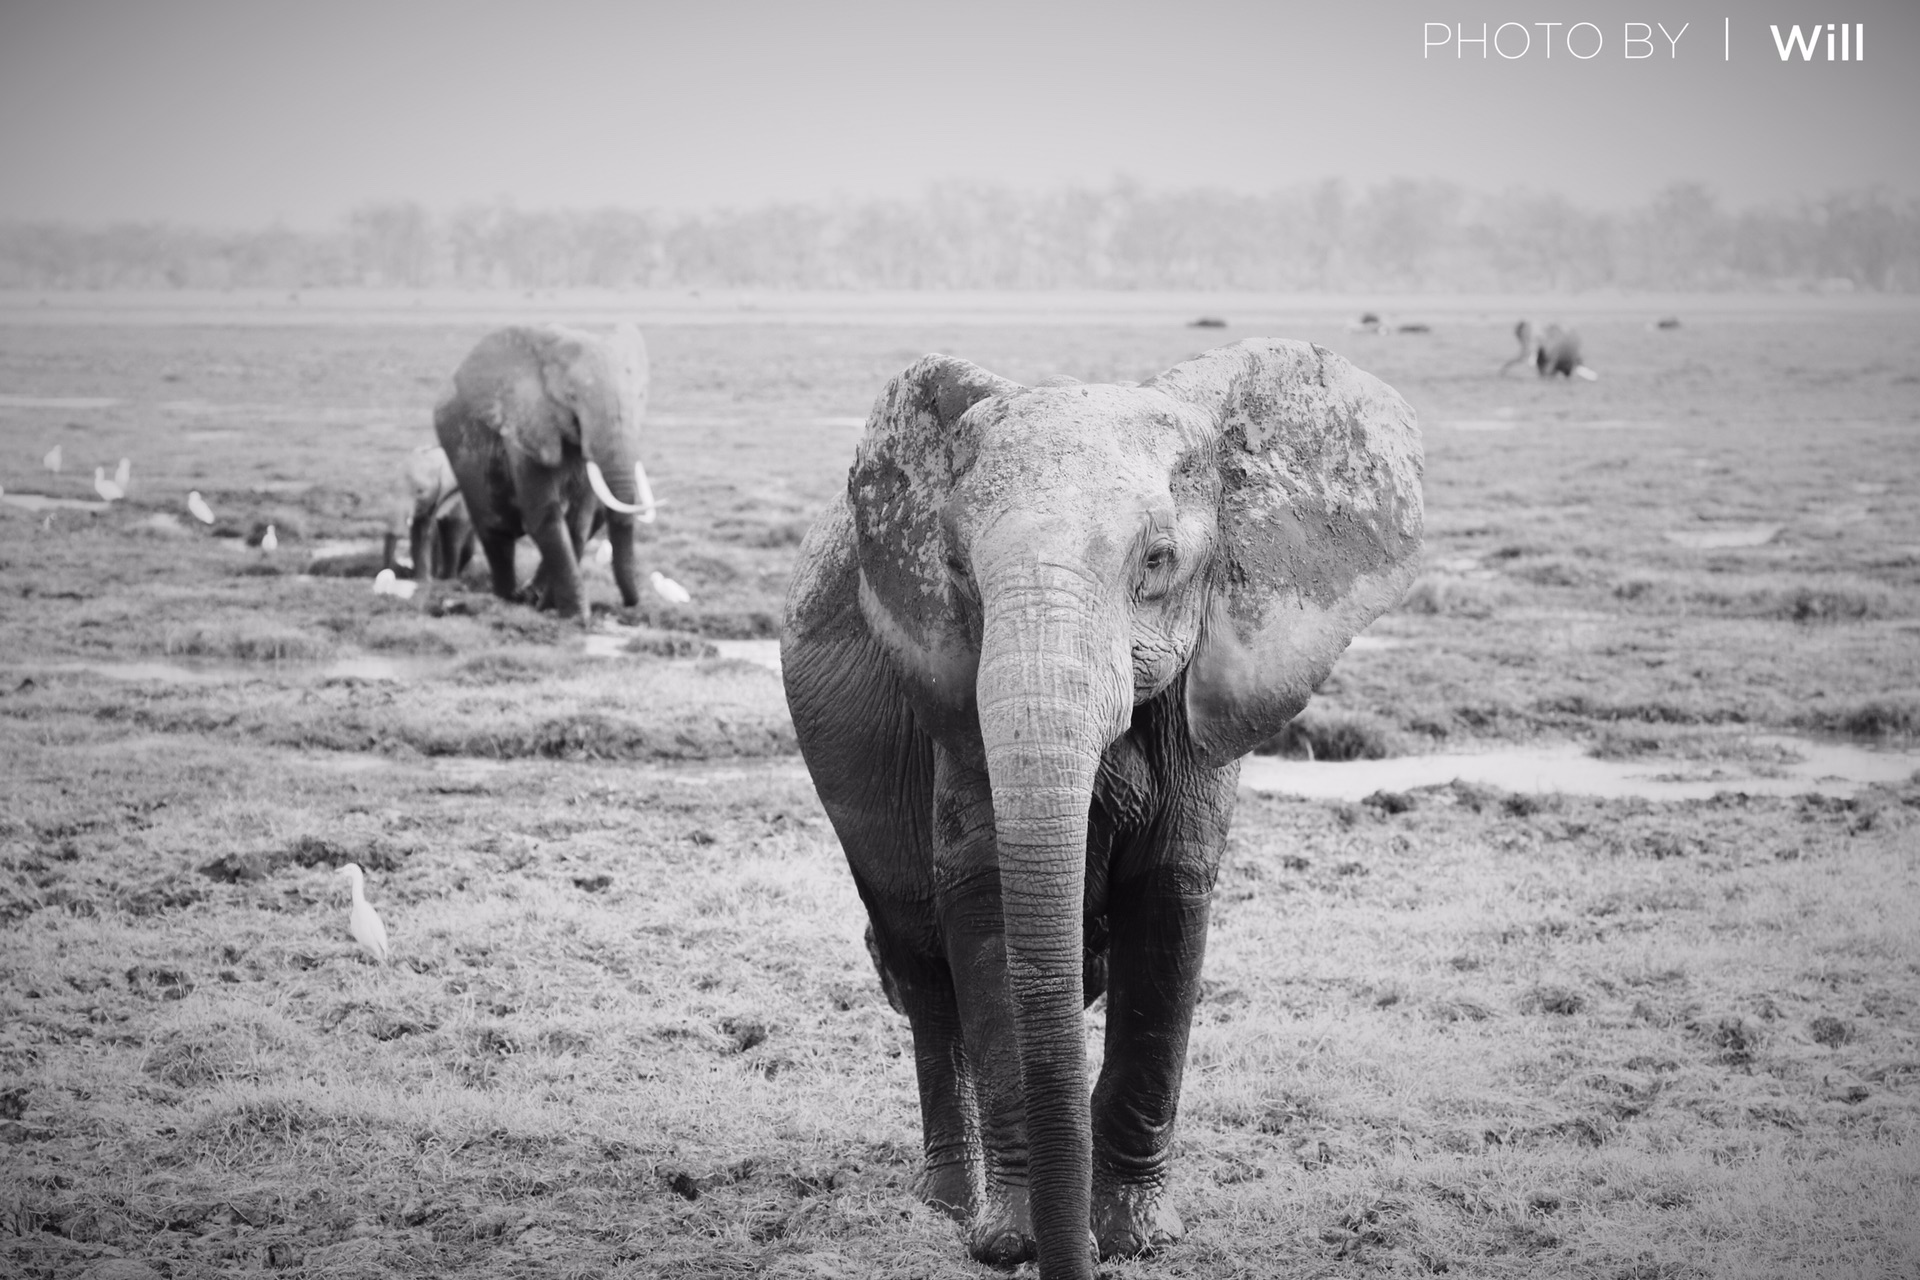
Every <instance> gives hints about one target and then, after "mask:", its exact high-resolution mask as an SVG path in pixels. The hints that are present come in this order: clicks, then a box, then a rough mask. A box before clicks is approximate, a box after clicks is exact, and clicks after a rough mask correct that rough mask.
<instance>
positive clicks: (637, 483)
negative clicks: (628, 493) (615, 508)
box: [633, 458, 654, 524]
mask: <svg viewBox="0 0 1920 1280" xmlns="http://www.w3.org/2000/svg"><path fill="white" fill-rule="evenodd" d="M633 488H634V492H635V493H637V494H639V495H640V505H641V506H642V507H644V508H646V511H645V512H644V514H642V515H641V516H640V517H639V519H640V523H641V524H652V523H653V514H654V512H653V506H654V503H653V486H652V485H651V484H649V483H647V469H646V468H645V467H643V466H641V465H640V460H639V459H638V458H635V459H634V460H633Z"/></svg>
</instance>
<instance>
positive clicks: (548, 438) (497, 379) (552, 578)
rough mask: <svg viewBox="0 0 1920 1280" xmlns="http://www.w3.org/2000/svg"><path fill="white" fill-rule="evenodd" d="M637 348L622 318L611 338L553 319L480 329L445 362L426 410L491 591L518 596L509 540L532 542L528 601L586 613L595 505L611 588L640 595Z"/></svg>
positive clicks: (627, 596) (643, 378) (642, 391)
mask: <svg viewBox="0 0 1920 1280" xmlns="http://www.w3.org/2000/svg"><path fill="white" fill-rule="evenodd" d="M646 411H647V347H646V343H645V342H644V341H642V339H641V337H640V333H639V331H638V330H637V329H635V328H634V327H633V326H632V325H625V324H623V325H621V326H620V328H619V329H618V331H616V333H615V334H614V336H613V337H612V338H611V339H608V338H602V337H599V336H597V335H595V334H591V333H583V332H581V331H579V330H577V329H563V328H561V327H559V326H557V325H540V326H530V327H520V326H516V327H514V328H510V329H501V330H499V331H498V332H495V333H490V334H488V335H487V336H486V337H484V338H482V339H481V340H480V343H479V345H478V346H476V347H474V349H473V351H472V352H471V353H470V354H469V355H468V356H467V358H466V359H465V360H464V361H462V362H461V365H460V367H459V368H458V369H457V370H455V371H454V375H453V389H452V390H451V391H450V392H448V393H447V395H446V396H445V397H444V398H443V399H442V400H441V401H440V403H439V405H438V406H437V407H436V408H435V409H434V411H433V427H434V432H435V434H437V435H438V436H439V437H440V443H441V445H442V446H444V447H445V449H446V452H447V459H448V461H449V462H450V463H451V465H452V467H453V473H454V475H455V476H456V477H457V478H458V480H459V482H460V492H461V493H462V494H463V495H464V496H465V498H466V503H467V511H468V513H469V514H470V515H471V516H472V519H473V527H474V532H475V533H476V534H478V535H479V538H480V549H481V550H482V551H484V552H485V553H486V557H487V567H488V568H489V570H490V571H491V572H492V575H493V593H494V594H495V595H497V596H500V597H501V598H503V599H508V600H512V599H517V598H519V584H518V582H517V581H516V580H515V576H514V568H513V547H514V543H515V542H516V541H517V540H518V539H519V538H520V536H521V535H522V534H523V533H524V534H525V535H527V536H528V537H530V538H532V539H533V541H534V543H535V544H536V545H538V546H539V548H540V569H539V572H538V573H537V574H536V575H535V577H534V580H533V584H532V598H533V602H534V603H535V604H536V605H538V606H539V607H541V608H552V609H554V610H556V611H557V612H559V613H562V614H565V615H567V616H568V617H576V618H579V619H580V620H581V621H582V622H585V621H586V620H587V617H588V614H587V600H586V595H585V593H584V592H583V591H582V590H581V585H580V553H581V549H582V547H583V546H584V545H585V543H586V540H587V536H588V534H589V533H590V532H591V531H592V530H593V527H594V525H595V523H596V520H595V517H596V516H597V515H599V514H600V513H601V512H602V511H604V513H605V520H606V526H607V537H608V541H609V543H610V544H611V545H612V548H613V580H614V582H615V583H616V584H618V586H619V588H620V599H621V600H622V601H623V602H624V603H626V604H627V605H628V606H632V605H634V604H637V603H639V600H640V592H639V588H638V587H637V586H636V584H635V579H634V563H633V559H634V556H633V534H634V524H635V523H636V522H638V523H641V524H649V523H652V521H653V515H654V510H653V508H654V503H653V490H652V488H651V486H649V485H648V483H647V473H646V469H645V468H644V467H642V466H641V465H640V423H641V421H642V419H643V418H645V416H646Z"/></svg>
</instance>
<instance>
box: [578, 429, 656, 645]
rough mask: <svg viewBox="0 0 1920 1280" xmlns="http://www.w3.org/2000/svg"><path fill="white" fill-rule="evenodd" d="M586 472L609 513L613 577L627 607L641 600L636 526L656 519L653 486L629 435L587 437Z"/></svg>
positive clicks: (608, 530) (608, 528) (608, 539)
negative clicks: (636, 572)
mask: <svg viewBox="0 0 1920 1280" xmlns="http://www.w3.org/2000/svg"><path fill="white" fill-rule="evenodd" d="M585 444H586V454H587V468H588V470H587V475H588V478H589V480H590V481H591V482H592V486H593V490H594V494H595V496H597V497H598V498H599V499H600V505H601V506H602V507H603V508H605V510H606V513H607V544H608V545H609V546H610V547H612V548H613V580H614V582H615V583H616V584H617V585H618V586H619V588H620V600H621V602H622V603H623V604H625V605H626V606H627V607H628V608H632V607H633V606H634V605H636V604H638V603H640V589H639V586H638V582H637V579H636V577H635V575H634V564H633V526H634V522H635V521H636V520H639V521H642V522H647V521H651V520H652V519H653V489H652V487H651V486H649V485H648V484H647V473H646V471H645V470H644V469H643V468H642V467H641V465H640V459H639V458H638V457H637V456H636V451H635V449H634V446H633V443H632V441H631V440H630V439H627V438H621V437H608V438H603V439H601V440H597V441H596V440H588V441H586V442H585Z"/></svg>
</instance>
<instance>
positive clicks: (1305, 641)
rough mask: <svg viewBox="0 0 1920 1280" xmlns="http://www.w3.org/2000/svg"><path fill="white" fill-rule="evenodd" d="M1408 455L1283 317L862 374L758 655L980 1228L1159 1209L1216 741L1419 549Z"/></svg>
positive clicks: (1076, 1237)
mask: <svg viewBox="0 0 1920 1280" xmlns="http://www.w3.org/2000/svg"><path fill="white" fill-rule="evenodd" d="M1420 472H1421V454H1420V445H1419V437H1418V433H1417V431H1416V428H1415V426H1414V421H1413V414H1412V411H1411V410H1410V409H1408V407H1407V405H1406V403H1405V402H1404V401H1402V400H1401V399H1400V397H1399V396H1398V395H1396V394H1394V392H1393V391H1392V390H1391V389H1389V388H1388V387H1386V386H1384V385H1382V384H1381V383H1380V382H1378V381H1376V380H1375V379H1373V378H1372V377H1370V376H1369V375H1367V374H1365V373H1362V372H1360V371H1358V370H1356V369H1354V368H1353V367H1352V366H1351V365H1349V364H1348V363H1347V362H1346V361H1345V360H1343V359H1341V358H1340V357H1338V356H1336V355H1334V354H1332V353H1331V352H1329V351H1326V350H1324V349H1322V348H1319V347H1315V346H1310V345H1308V344H1306V343H1299V342H1283V341H1278V340H1272V339H1255V340H1250V341H1247V342H1243V343H1240V344H1237V345H1235V346H1230V347H1223V348H1220V349H1218V350H1216V351H1212V352H1209V353H1207V354H1205V355H1203V356H1199V357H1196V358H1195V359H1193V360H1190V361H1188V362H1186V363H1185V364H1182V365H1179V366H1177V367H1175V368H1173V369H1171V370H1169V371H1168V372H1166V373H1164V374H1162V375H1160V376H1159V377H1157V378H1155V379H1153V380H1152V381H1150V382H1148V383H1146V384H1144V385H1141V386H1095V385H1081V384H1078V383H1070V384H1064V385H1063V384H1060V383H1050V384H1048V385H1043V386H1040V387H1034V388H1028V387H1023V386H1020V385H1017V384H1015V383H1012V382H1009V381H1007V380H1006V379H1003V378H999V377H996V376H994V375H993V374H990V373H988V372H986V371H985V370H983V369H980V368H978V367H977V366H974V365H972V364H969V363H967V362H966V361H963V360H957V359H952V358H949V357H945V356H927V357H925V358H923V359H922V360H920V361H918V362H917V363H915V364H914V365H913V366H912V367H910V368H909V369H907V370H906V371H905V372H904V373H902V374H901V375H900V376H898V377H896V378H895V379H893V381H892V382H891V383H889V384H888V386H887V387H886V389H885V390H884V391H883V392H882V393H881V395H880V397H879V399H878V400H877V401H876V403H875V405H874V408H873V412H872V415H871V416H870V417H869V419H868V422H867V431H866V435H865V437H864V439H863V440H862V442H861V444H860V446H859V449H858V452H857V454H856V457H855V460H854V464H853V468H852V470H851V472H850V473H849V476H848V482H847V492H846V495H845V496H844V497H843V498H841V499H840V500H838V501H836V502H835V503H834V504H833V505H832V506H831V507H830V508H829V509H828V511H827V512H826V513H825V514H824V516H823V517H822V518H821V519H820V520H819V521H818V522H817V523H816V524H815V526H814V528H813V530H812V531H811V532H810V533H809V534H808V536H807V540H806V542H805V544H804V546H803V548H802V551H801V558H800V564H799V566H798V568H797V570H796V572H795V576H794V580H793V583H792V586H791V589H790V591H789V595H788V599H787V616H786V626H785V631H784V634H783V638H782V646H781V657H782V663H783V668H784V672H785V680H786V686H787V700H788V704H789V706H790V708H791V709H792V712H793V719H794V725H795V728H796V730H797V733H798V736H799V741H800V747H801V751H802V753H803V754H804V756H805V758H806V762H807V766H808V769H809V771H810V772H811V774H812V777H813V781H814V785H815V788H816V790H817V791H818V792H819V795H820V798H821V801H822V803H823V804H824V806H825V808H826V811H827V813H828V815H829V817H830V818H831V820H832V822H833V825H834V829H835V831H836V833H837V834H838V836H839V838H840V841H841V844H842V846H843V847H844V849H845V851H846V855H847V861H848V864H849V866H850V867H851V869H852V872H853V876H854V880H855V883H856V886H857V887H858V890H859V892H860V895H861V898H862V900H863V901H864V903H865V905H866V908H867V913H868V919H869V921H870V926H871V933H870V939H869V946H870V948H871V949H872V952H873V955H874V959H875V962H876V964H877V965H878V966H879V968H880V971H881V976H882V981H883V985H884V986H885V988H886V990H887V993H888V997H889V999H890V1000H891V1001H893V1003H894V1005H895V1007H896V1008H898V1009H900V1010H901V1011H902V1012H904V1013H905V1014H906V1015H907V1018H908V1019H909V1021H910V1023H911V1026H912V1032H913V1043H914V1055H915V1065H916V1069H917V1073H918V1079H919V1087H920V1103H921V1119H922V1127H923V1138H924V1143H925V1156H926V1165H925V1170H924V1173H923V1175H922V1178H921V1182H920V1189H921V1192H922V1194H923V1195H924V1196H925V1198H926V1199H927V1200H928V1201H929V1202H930V1203H933V1204H935V1205H938V1206H941V1207H943V1208H945V1209H946V1210H947V1211H948V1212H950V1213H952V1214H954V1215H955V1216H956V1217H959V1218H961V1219H962V1220H964V1221H965V1222H967V1223H968V1224H969V1234H970V1246H971V1248H972V1251H973V1253H974V1255H975V1256H976V1257H978V1258H980V1259H982V1260H986V1261H992V1262H997V1263H1002V1264H1005V1263H1010V1262H1017V1261H1019V1260H1021V1259H1023V1258H1027V1257H1032V1256H1036V1255H1037V1257H1038V1259H1039V1262H1040V1272H1041V1274H1042V1275H1043V1276H1046V1277H1049V1278H1052V1277H1071V1276H1087V1275H1090V1274H1091V1269H1092V1266H1093V1253H1092V1251H1093V1250H1097V1252H1098V1253H1099V1254H1101V1255H1105V1256H1115V1255H1127V1254H1133V1253H1138V1252H1141V1251H1144V1250H1146V1249H1150V1248H1152V1247H1154V1246H1155V1245H1157V1244H1163V1243H1166V1242H1168V1241H1171V1240H1174V1239H1177V1238H1178V1237H1179V1235H1180V1234H1181V1231H1182V1230H1183V1228H1182V1225H1181V1221H1180V1218H1179V1215H1178V1214H1177V1213H1176V1212H1175V1211H1174V1208H1173V1205H1172V1203H1171V1202H1170V1200H1169V1196H1168V1181H1167V1179H1168V1157H1169V1151H1170V1144H1171V1140H1172V1135H1173V1126H1174V1116H1175V1111H1176V1108H1177V1105H1178V1102H1179V1095H1180V1079H1181V1072H1182V1070H1183V1068H1184V1065H1185V1058H1186V1043H1187V1031H1188V1026H1189V1023H1190V1021H1191V1017H1192V1013H1193V1007H1194V1002H1195V1000H1196V999H1197V997H1198V993H1199V989H1200V963H1201V957H1202V954H1203V952H1204V949H1205V941H1206V932H1207V914H1208V902H1209V897H1210V895H1211V892H1212V888H1213V883H1214V878H1215V875H1216V872H1217V870H1218V867H1219V863H1220V857H1221V850H1222V848H1223V846H1224V843H1225V840H1226V834H1227V825H1228V822H1229V820H1230V818H1231V816H1232V809H1233V802H1234V796H1235V785H1236V781H1237V778H1238V774H1239V763H1238V761H1239V758H1240V756H1242V755H1243V754H1245V753H1246V752H1247V751H1248V750H1249V749H1250V748H1251V747H1253V746H1254V745H1255V744H1257V743H1258V742H1260V741H1262V740H1263V739H1265V738H1267V737H1270V736H1271V735H1272V734H1274V733H1275V732H1277V731H1278V730H1279V729H1280V728H1281V726H1282V725H1284V724H1285V723H1286V722H1287V720H1289V719H1290V718H1292V717H1293V716H1294V715H1295V714H1297V713H1298V712H1299V710H1300V708H1301V707H1302V706H1304V705H1305V703H1306V701H1307V698H1308V697H1309V696H1310V695H1311V693H1312V691H1313V689H1314V688H1315V687H1316V686H1317V685H1318V684H1319V683H1320V682H1321V681H1322V680H1323V679H1324V678H1325V677H1326V675H1327V673H1328V671H1329V670H1330V669H1331V667H1332V664H1333V662H1334V660H1335V659H1336V658H1337V657H1338V656H1339V654H1340V653H1341V651H1342V650H1343V649H1344V648H1345V647H1346V645H1347V643H1348V641H1349V640H1350V639H1351V638H1352V637H1353V635H1354V634H1355V633H1357V632H1358V631H1360V630H1361V629H1362V628H1363V627H1365V626H1366V625H1367V623H1368V622H1370V621H1372V619H1373V618H1375V617H1376V616H1378V615H1379V614H1380V613H1381V612H1383V611H1384V610H1386V609H1387V608H1388V607H1390V606H1391V605H1392V604H1393V603H1394V601H1395V600H1397V599H1398V598H1399V596H1400V594H1401V593H1402V592H1403V591H1404V590H1405V588H1406V586H1407V584H1408V582H1409V581H1410V580H1411V579H1412V576H1413V573H1414V571H1415V568H1416V563H1417V561H1418V558H1419V550H1420V537H1421V523H1422V515H1421V494H1420ZM1103 990H1104V992H1105V993H1106V996H1107V1027H1106V1053H1105V1058H1104V1064H1103V1066H1102V1069H1101V1072H1100V1078H1099V1080H1098V1082H1097V1083H1096V1084H1094V1085H1093V1087H1092V1089H1091V1114H1089V1081H1088V1079H1087V1064H1086V1055H1085V1053H1084V1051H1083V1036H1084V1027H1083V1021H1082V1013H1083V1009H1084V1007H1085V1005H1086V1004H1088V1003H1090V1002H1091V1001H1092V1000H1093V999H1095V998H1096V997H1097V996H1098V995H1099V994H1100V993H1101V992H1102V991H1103Z"/></svg>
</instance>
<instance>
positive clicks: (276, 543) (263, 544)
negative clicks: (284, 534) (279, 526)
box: [260, 525, 280, 555]
mask: <svg viewBox="0 0 1920 1280" xmlns="http://www.w3.org/2000/svg"><path fill="white" fill-rule="evenodd" d="M260 549H261V550H262V551H264V552H266V553H267V554H268V555H272V554H273V553H274V552H275V551H277V550H279V549H280V538H279V535H277V534H275V533H274V531H273V526H272V525H268V526H267V531H266V532H265V533H263V534H261V535H260Z"/></svg>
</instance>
